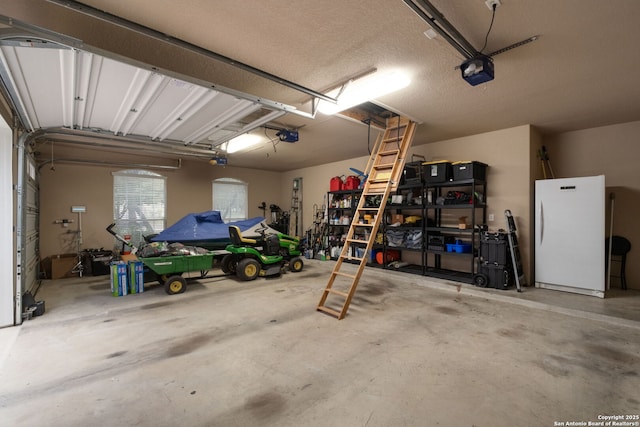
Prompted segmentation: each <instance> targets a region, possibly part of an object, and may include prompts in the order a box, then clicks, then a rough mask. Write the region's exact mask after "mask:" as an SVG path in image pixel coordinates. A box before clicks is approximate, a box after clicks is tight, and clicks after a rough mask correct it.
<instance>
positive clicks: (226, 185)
mask: <svg viewBox="0 0 640 427" xmlns="http://www.w3.org/2000/svg"><path fill="white" fill-rule="evenodd" d="M248 187H249V186H248V184H247V183H246V182H243V181H240V180H238V179H233V178H219V179H216V180H214V181H213V185H212V189H213V210H214V211H220V216H222V220H223V221H224V222H232V221H240V220H243V219H247V211H248V208H247V206H248V204H249V202H248V199H249V196H248Z"/></svg>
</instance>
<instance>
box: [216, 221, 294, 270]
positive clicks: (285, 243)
mask: <svg viewBox="0 0 640 427" xmlns="http://www.w3.org/2000/svg"><path fill="white" fill-rule="evenodd" d="M260 225H261V226H262V227H261V228H260V229H258V230H257V231H258V233H260V238H259V239H248V238H246V237H243V236H242V233H241V232H240V229H239V228H238V227H236V226H230V227H229V237H230V238H231V244H230V245H227V247H226V248H225V250H226V251H227V252H229V254H227V255H225V256H224V258H222V262H221V267H222V271H223V272H224V273H231V274H235V275H236V276H238V277H239V278H240V279H241V280H253V279H255V278H256V277H258V276H274V275H279V274H281V273H282V272H283V271H284V270H286V269H287V268H288V269H289V270H290V271H292V272H294V273H297V272H299V271H301V270H302V268H303V267H304V261H303V260H302V257H301V253H302V250H303V248H302V245H301V243H300V239H298V238H296V237H292V236H289V235H287V234H284V233H273V234H266V230H267V229H268V227H267V226H266V225H264V224H263V223H261V224H260Z"/></svg>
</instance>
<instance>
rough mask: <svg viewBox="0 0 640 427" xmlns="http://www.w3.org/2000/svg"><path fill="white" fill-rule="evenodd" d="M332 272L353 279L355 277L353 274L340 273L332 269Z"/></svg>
mask: <svg viewBox="0 0 640 427" xmlns="http://www.w3.org/2000/svg"><path fill="white" fill-rule="evenodd" d="M343 258H345V257H343ZM333 274H335V275H336V276H342V277H348V278H350V279H355V278H356V276H355V274H347V273H340V272H339V271H334V272H333Z"/></svg>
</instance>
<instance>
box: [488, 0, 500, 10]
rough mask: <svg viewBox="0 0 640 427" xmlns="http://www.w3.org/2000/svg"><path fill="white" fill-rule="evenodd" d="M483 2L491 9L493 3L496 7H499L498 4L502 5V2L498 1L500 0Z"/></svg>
mask: <svg viewBox="0 0 640 427" xmlns="http://www.w3.org/2000/svg"><path fill="white" fill-rule="evenodd" d="M484 4H486V5H487V7H488V8H489V10H493V6H494V5H495V7H496V9H497V8H499V7H500V5H502V3H500V0H486V1H485V2H484Z"/></svg>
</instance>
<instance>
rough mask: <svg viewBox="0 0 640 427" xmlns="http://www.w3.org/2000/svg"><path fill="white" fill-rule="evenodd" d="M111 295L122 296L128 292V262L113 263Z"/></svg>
mask: <svg viewBox="0 0 640 427" xmlns="http://www.w3.org/2000/svg"><path fill="white" fill-rule="evenodd" d="M110 267H111V295H113V296H114V297H121V296H124V295H126V294H127V285H128V282H127V264H126V263H124V262H112V263H111V266H110Z"/></svg>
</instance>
